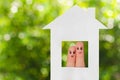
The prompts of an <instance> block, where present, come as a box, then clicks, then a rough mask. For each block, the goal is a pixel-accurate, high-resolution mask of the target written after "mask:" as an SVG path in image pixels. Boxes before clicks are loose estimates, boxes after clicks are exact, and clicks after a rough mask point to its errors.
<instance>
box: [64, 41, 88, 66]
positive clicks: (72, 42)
mask: <svg viewBox="0 0 120 80" xmlns="http://www.w3.org/2000/svg"><path fill="white" fill-rule="evenodd" d="M77 42H79V41H62V67H66V61H67V55H68V50H69V48H70V47H71V46H75V45H76V43H77ZM80 42H83V44H84V54H85V55H84V57H85V67H88V42H87V41H80Z"/></svg>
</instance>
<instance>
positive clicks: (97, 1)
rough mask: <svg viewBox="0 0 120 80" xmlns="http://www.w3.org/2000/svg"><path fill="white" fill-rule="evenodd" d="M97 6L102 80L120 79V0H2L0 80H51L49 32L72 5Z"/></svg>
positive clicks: (0, 2) (0, 10) (0, 18)
mask: <svg viewBox="0 0 120 80" xmlns="http://www.w3.org/2000/svg"><path fill="white" fill-rule="evenodd" d="M75 4H78V5H79V6H80V7H82V8H88V7H95V8H96V18H97V19H98V20H99V21H100V22H102V23H103V24H104V25H106V26H107V27H108V28H109V30H100V37H99V39H100V80H120V0H0V80H50V30H42V28H43V27H44V26H45V25H47V24H49V23H50V22H51V21H52V20H54V19H55V18H56V17H58V16H59V15H62V14H63V13H64V12H65V11H66V10H68V9H69V8H70V7H72V6H73V5H75Z"/></svg>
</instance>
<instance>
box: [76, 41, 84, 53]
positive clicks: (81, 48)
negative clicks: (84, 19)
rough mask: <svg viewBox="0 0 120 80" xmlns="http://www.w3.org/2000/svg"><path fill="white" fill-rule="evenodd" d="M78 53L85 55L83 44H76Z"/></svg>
mask: <svg viewBox="0 0 120 80" xmlns="http://www.w3.org/2000/svg"><path fill="white" fill-rule="evenodd" d="M76 53H79V54H82V53H84V44H83V42H77V43H76Z"/></svg>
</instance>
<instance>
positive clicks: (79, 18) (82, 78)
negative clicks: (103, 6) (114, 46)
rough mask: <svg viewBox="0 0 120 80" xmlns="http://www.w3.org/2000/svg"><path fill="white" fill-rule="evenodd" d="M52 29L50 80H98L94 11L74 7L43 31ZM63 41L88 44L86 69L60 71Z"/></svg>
mask: <svg viewBox="0 0 120 80" xmlns="http://www.w3.org/2000/svg"><path fill="white" fill-rule="evenodd" d="M44 29H51V80H99V29H107V28H106V27H105V26H104V25H103V24H102V23H100V22H99V21H98V20H96V18H95V9H94V8H88V9H86V10H85V9H81V8H80V7H79V6H73V7H72V8H71V9H69V10H68V11H66V12H65V13H64V14H63V15H61V16H59V17H57V18H56V19H55V20H54V21H53V22H51V23H50V24H48V25H47V26H45V27H44ZM62 41H88V67H86V68H68V67H62V66H61V65H62V59H61V55H62V50H61V49H62V48H61V47H62Z"/></svg>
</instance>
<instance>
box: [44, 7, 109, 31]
mask: <svg viewBox="0 0 120 80" xmlns="http://www.w3.org/2000/svg"><path fill="white" fill-rule="evenodd" d="M80 26H84V28H86V27H85V26H87V28H93V29H94V28H95V29H96V28H97V29H107V27H105V26H104V25H103V24H102V23H101V22H99V21H98V20H97V19H96V18H95V8H88V9H81V8H80V7H79V6H77V5H75V6H73V7H72V8H71V9H69V10H68V11H66V12H65V13H64V14H63V15H61V16H59V17H57V18H56V19H55V20H53V21H52V22H51V23H50V24H48V25H47V26H45V27H44V28H43V29H54V28H58V27H59V28H65V27H66V28H75V27H80ZM59 28H58V29H59ZM82 29H83V28H82Z"/></svg>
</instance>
